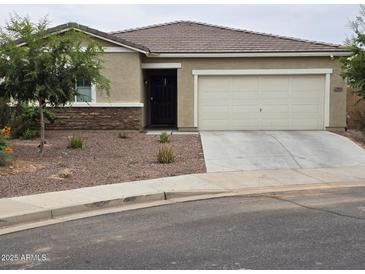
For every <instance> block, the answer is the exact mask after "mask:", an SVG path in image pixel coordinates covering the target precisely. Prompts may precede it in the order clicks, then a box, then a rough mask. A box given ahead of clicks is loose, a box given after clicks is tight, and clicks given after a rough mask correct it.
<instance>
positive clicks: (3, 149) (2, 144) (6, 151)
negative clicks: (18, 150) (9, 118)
mask: <svg viewBox="0 0 365 274" xmlns="http://www.w3.org/2000/svg"><path fill="white" fill-rule="evenodd" d="M9 136H10V128H8V127H5V128H3V129H2V130H1V134H0V166H5V165H7V164H8V163H9V161H10V160H11V158H10V154H11V153H12V152H13V150H12V149H11V148H10V147H9V146H8V138H9Z"/></svg>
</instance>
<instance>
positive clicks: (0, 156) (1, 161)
mask: <svg viewBox="0 0 365 274" xmlns="http://www.w3.org/2000/svg"><path fill="white" fill-rule="evenodd" d="M9 162H10V156H9V155H8V154H6V153H5V152H4V151H2V150H0V166H6V165H7V164H8V163H9Z"/></svg>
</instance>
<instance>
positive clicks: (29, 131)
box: [20, 128, 36, 140]
mask: <svg viewBox="0 0 365 274" xmlns="http://www.w3.org/2000/svg"><path fill="white" fill-rule="evenodd" d="M35 136H36V133H35V131H34V130H32V129H30V128H27V129H25V130H24V131H23V133H22V135H21V136H20V138H21V139H24V140H30V139H33V138H34V137H35Z"/></svg>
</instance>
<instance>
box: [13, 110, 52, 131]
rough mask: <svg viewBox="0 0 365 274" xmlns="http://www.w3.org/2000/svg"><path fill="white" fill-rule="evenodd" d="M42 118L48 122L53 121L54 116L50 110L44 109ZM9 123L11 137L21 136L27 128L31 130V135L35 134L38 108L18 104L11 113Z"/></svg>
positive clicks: (37, 124) (37, 123) (37, 126)
mask: <svg viewBox="0 0 365 274" xmlns="http://www.w3.org/2000/svg"><path fill="white" fill-rule="evenodd" d="M44 118H45V120H47V121H48V122H50V123H53V122H54V121H55V119H56V116H55V115H54V114H53V113H52V112H50V111H48V110H45V111H44ZM10 125H11V128H12V138H21V137H22V136H23V134H24V132H25V131H27V130H28V131H29V130H31V131H33V133H34V134H33V137H34V136H36V135H37V132H38V131H39V108H38V107H36V106H33V105H28V104H19V105H18V106H17V107H16V108H15V111H14V113H13V115H12V118H11V120H10ZM28 133H29V132H28ZM28 133H27V134H28Z"/></svg>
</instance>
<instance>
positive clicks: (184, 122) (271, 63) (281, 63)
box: [142, 57, 346, 128]
mask: <svg viewBox="0 0 365 274" xmlns="http://www.w3.org/2000/svg"><path fill="white" fill-rule="evenodd" d="M142 62H143V63H148V62H150V63H158V62H162V63H181V64H182V68H181V69H178V74H177V78H178V79H177V80H178V127H179V128H191V127H193V114H194V111H193V94H194V92H193V91H194V80H193V75H192V70H194V69H309V68H332V69H333V74H332V75H331V99H330V127H333V128H337V127H340V128H343V127H345V126H346V88H345V87H346V86H345V83H344V81H343V79H342V77H341V76H340V73H341V65H340V63H339V62H338V61H337V60H331V59H330V58H329V57H301V58H219V59H218V58H215V59H213V58H180V59H175V58H163V59H162V58H147V57H143V61H142ZM335 87H340V88H342V92H335V91H334V88H335Z"/></svg>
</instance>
